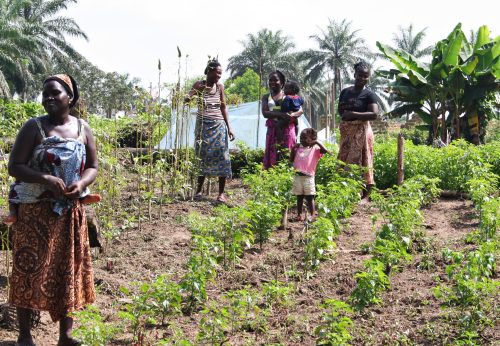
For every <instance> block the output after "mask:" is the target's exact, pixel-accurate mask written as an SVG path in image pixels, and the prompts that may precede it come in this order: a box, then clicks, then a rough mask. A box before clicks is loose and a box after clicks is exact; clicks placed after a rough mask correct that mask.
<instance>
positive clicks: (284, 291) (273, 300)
mask: <svg viewBox="0 0 500 346" xmlns="http://www.w3.org/2000/svg"><path fill="white" fill-rule="evenodd" d="M293 291H294V288H293V285H291V284H288V285H285V284H283V283H282V282H279V281H277V280H272V281H271V282H268V283H264V284H263V285H262V295H263V298H264V304H265V305H266V306H268V307H272V306H274V305H281V306H289V305H290V304H291V302H290V295H291V294H292V293H293Z"/></svg>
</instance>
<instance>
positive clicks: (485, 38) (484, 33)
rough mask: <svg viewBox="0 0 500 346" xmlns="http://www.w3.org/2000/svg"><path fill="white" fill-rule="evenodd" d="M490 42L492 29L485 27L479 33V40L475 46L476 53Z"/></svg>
mask: <svg viewBox="0 0 500 346" xmlns="http://www.w3.org/2000/svg"><path fill="white" fill-rule="evenodd" d="M488 42H490V29H488V27H487V26H486V25H483V26H481V27H480V28H479V30H478V31H477V39H476V44H475V45H474V53H475V52H476V51H477V50H479V48H481V47H482V46H484V45H485V44H486V43H488Z"/></svg>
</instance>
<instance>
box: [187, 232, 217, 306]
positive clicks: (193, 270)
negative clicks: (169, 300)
mask: <svg viewBox="0 0 500 346" xmlns="http://www.w3.org/2000/svg"><path fill="white" fill-rule="evenodd" d="M220 248H221V244H220V242H219V241H216V240H215V239H214V238H213V237H211V236H202V235H197V234H194V235H193V239H192V252H191V256H190V257H189V260H188V263H187V268H188V272H187V273H186V275H185V276H184V277H183V279H182V281H181V283H180V285H181V289H182V292H185V293H186V294H187V297H186V301H187V309H188V310H192V309H193V308H194V307H195V306H196V305H197V304H199V303H202V302H203V301H205V300H206V298H207V293H206V290H205V287H206V283H207V281H208V280H213V278H214V277H215V275H216V273H217V271H216V268H217V257H218V253H219V251H220Z"/></svg>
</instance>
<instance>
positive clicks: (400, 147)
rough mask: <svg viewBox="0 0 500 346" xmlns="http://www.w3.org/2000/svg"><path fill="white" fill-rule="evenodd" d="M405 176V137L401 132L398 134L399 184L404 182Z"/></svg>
mask: <svg viewBox="0 0 500 346" xmlns="http://www.w3.org/2000/svg"><path fill="white" fill-rule="evenodd" d="M404 177H405V172H404V138H403V135H402V134H401V133H400V134H399V135H398V181H397V184H398V185H401V184H403V180H404Z"/></svg>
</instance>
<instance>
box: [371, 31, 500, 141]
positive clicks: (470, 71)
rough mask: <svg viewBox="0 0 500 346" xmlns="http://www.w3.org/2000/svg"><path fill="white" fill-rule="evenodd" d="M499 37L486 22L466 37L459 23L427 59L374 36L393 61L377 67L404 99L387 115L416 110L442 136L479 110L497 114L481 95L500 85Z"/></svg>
mask: <svg viewBox="0 0 500 346" xmlns="http://www.w3.org/2000/svg"><path fill="white" fill-rule="evenodd" d="M499 42H500V36H499V37H496V38H495V39H491V38H490V31H489V29H488V27H487V26H482V27H480V28H479V30H478V35H477V38H476V41H475V42H468V41H467V39H466V36H465V34H464V32H463V31H462V26H461V24H460V23H459V24H458V25H457V26H456V27H455V28H454V29H453V31H452V32H451V33H450V34H449V35H448V37H447V38H446V39H443V40H441V41H439V42H438V43H437V44H436V45H435V48H434V50H433V52H432V61H431V63H430V64H423V63H420V62H419V61H418V60H417V59H416V58H415V57H414V56H412V55H411V54H409V53H407V52H405V51H398V50H393V49H392V48H390V47H389V46H386V45H384V44H382V43H380V42H377V46H378V48H379V50H380V51H381V52H382V53H383V54H384V56H385V57H386V58H387V59H388V60H389V61H391V62H392V64H393V65H394V68H392V69H390V70H383V71H377V73H378V74H379V75H380V76H382V77H385V78H386V79H388V80H389V81H390V83H389V87H388V90H389V91H390V92H392V93H394V94H395V95H396V100H397V101H401V102H403V105H402V106H400V107H397V108H395V109H394V110H392V111H391V112H389V115H391V116H400V115H402V114H408V113H411V112H414V113H417V114H418V115H419V116H420V117H421V118H422V120H424V121H425V122H426V123H427V124H429V125H431V127H432V130H433V138H437V137H438V134H439V132H438V128H439V126H440V127H441V138H442V140H443V141H445V140H446V134H447V130H448V127H450V128H451V129H452V130H453V132H454V138H459V137H460V136H461V132H462V131H461V129H462V127H463V123H465V124H467V123H469V122H470V121H468V120H469V118H472V117H477V115H478V112H482V113H484V114H481V116H483V117H489V118H490V117H496V118H498V113H497V112H495V109H493V108H494V107H495V105H494V103H493V106H490V107H489V108H488V107H484V101H485V100H487V99H488V98H491V97H492V95H495V94H496V93H498V91H499V90H500V84H499V75H500V57H499V56H500V44H499ZM490 105H491V103H490ZM497 106H498V105H497ZM447 115H448V116H447ZM439 118H440V119H441V122H440V123H439ZM461 118H463V120H465V121H461Z"/></svg>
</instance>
